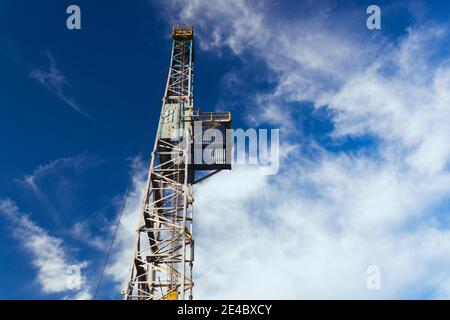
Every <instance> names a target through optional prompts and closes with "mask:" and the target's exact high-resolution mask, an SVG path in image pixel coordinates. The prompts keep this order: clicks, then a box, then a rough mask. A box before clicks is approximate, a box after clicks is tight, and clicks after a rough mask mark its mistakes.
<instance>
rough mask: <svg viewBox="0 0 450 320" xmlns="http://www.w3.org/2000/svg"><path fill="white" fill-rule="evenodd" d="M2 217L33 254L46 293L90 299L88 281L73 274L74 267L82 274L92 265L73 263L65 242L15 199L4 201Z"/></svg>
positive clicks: (2, 202) (14, 235) (33, 263)
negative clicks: (25, 210) (43, 225)
mask: <svg viewBox="0 0 450 320" xmlns="http://www.w3.org/2000/svg"><path fill="white" fill-rule="evenodd" d="M0 214H1V215H2V216H3V217H4V218H6V220H7V221H8V223H9V224H10V227H11V230H12V235H13V237H14V238H15V239H17V240H18V241H19V243H20V245H21V246H22V247H23V248H25V250H26V251H27V252H28V253H29V254H30V257H31V263H32V265H33V267H34V268H35V269H36V271H37V282H38V283H39V285H40V287H41V289H42V292H43V293H68V294H70V293H72V292H75V294H74V295H73V296H67V297H66V298H69V299H78V298H79V299H90V297H91V295H90V292H89V286H88V284H87V282H86V277H84V276H82V275H80V277H78V275H77V274H76V273H74V272H71V271H70V270H71V268H73V267H74V266H75V267H76V268H78V269H79V270H80V271H82V270H83V269H84V268H86V266H87V265H88V263H87V262H86V261H76V260H74V259H70V258H69V257H68V253H67V250H66V248H65V246H64V242H63V240H62V239H60V238H57V237H54V236H52V235H50V234H49V233H48V231H47V230H45V229H44V228H42V227H41V226H39V225H38V224H36V223H35V222H34V221H33V220H31V218H30V217H29V216H28V215H27V214H25V213H23V212H21V211H20V209H19V208H18V207H17V205H16V204H15V203H14V201H12V200H11V199H8V198H7V199H0ZM77 283H79V284H80V286H79V287H78V285H77ZM77 287H78V288H77Z"/></svg>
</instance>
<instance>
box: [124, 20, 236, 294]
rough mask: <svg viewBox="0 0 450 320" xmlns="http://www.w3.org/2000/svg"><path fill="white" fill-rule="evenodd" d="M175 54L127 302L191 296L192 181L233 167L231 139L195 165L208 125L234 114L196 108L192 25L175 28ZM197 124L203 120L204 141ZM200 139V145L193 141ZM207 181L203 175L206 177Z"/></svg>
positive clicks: (227, 121) (224, 124) (222, 123)
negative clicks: (198, 174) (198, 175)
mask: <svg viewBox="0 0 450 320" xmlns="http://www.w3.org/2000/svg"><path fill="white" fill-rule="evenodd" d="M172 39H173V45H172V55H171V62H170V68H169V75H168V79H167V84H166V89H165V94H164V98H163V103H162V110H161V116H160V120H159V125H158V132H157V137H156V140H155V144H154V148H153V152H152V153H151V163H150V169H149V173H148V179H147V184H146V190H145V194H144V200H143V203H142V208H141V216H140V222H139V226H138V229H137V237H136V244H135V254H134V259H133V263H132V266H131V268H130V272H129V277H128V282H127V284H126V287H125V288H124V289H123V292H122V293H123V294H124V297H125V299H127V300H134V299H137V300H155V299H157V300H160V299H168V300H176V299H186V298H188V299H192V287H193V285H194V283H193V277H192V267H193V261H194V240H193V230H192V222H193V208H192V207H193V194H192V192H193V184H195V172H196V170H209V171H210V170H214V171H213V172H212V173H209V174H208V175H207V176H210V175H211V174H214V173H216V172H218V171H220V170H222V169H231V164H230V156H231V154H230V151H229V150H230V146H229V144H230V143H229V141H227V142H226V143H225V142H223V143H222V144H221V145H220V148H218V149H216V151H214V152H213V154H211V155H210V158H211V159H212V160H211V161H209V162H208V163H207V164H206V163H204V162H197V163H196V164H193V163H191V162H192V158H193V157H194V153H195V152H198V151H200V152H202V151H204V149H205V145H206V144H207V143H208V142H209V143H210V142H211V141H212V140H211V139H209V138H208V137H206V138H205V137H204V136H203V134H202V133H203V132H204V129H205V128H219V129H220V130H224V129H227V128H230V126H231V115H230V113H212V112H210V113H200V112H199V111H194V106H193V103H194V101H193V99H194V95H193V73H194V35H193V28H192V27H191V26H174V27H173V29H172ZM194 123H200V124H201V126H202V128H203V129H202V131H200V133H201V136H202V137H200V140H198V137H195V136H194V135H195V134H196V133H195V132H196V130H195V129H194ZM195 141H197V142H198V143H197V144H195V143H194V142H195ZM202 179H203V178H202Z"/></svg>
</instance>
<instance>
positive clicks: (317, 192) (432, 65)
mask: <svg viewBox="0 0 450 320" xmlns="http://www.w3.org/2000/svg"><path fill="white" fill-rule="evenodd" d="M70 4H77V5H79V6H80V8H81V12H82V29H81V30H76V31H69V30H68V29H67V28H66V26H65V22H66V18H67V14H66V13H65V12H66V8H67V6H68V5H70ZM370 4H375V3H372V2H371V1H325V0H324V1H283V2H281V1H280V2H276V1H237V0H233V1H217V2H215V1H214V2H213V1H189V2H185V1H164V2H163V1H161V2H160V1H133V2H130V1H128V2H126V1H117V2H114V3H111V2H109V1H95V2H93V1H82V0H80V1H76V2H73V1H58V2H56V1H39V2H36V1H35V2H30V1H21V0H14V1H12V0H11V1H10V0H2V1H1V2H0V70H2V72H1V73H0V106H1V108H0V112H1V116H0V130H1V134H0V143H1V145H2V146H3V152H2V157H0V211H1V213H2V214H0V221H1V224H0V230H1V233H0V246H1V252H2V256H1V258H0V261H1V263H0V273H1V274H2V276H1V277H0V297H1V298H4V299H15V298H20V299H23V298H25V299H29V298H39V299H61V298H80V297H84V298H86V297H90V296H92V293H93V290H94V289H95V286H96V281H97V280H98V276H99V273H100V270H101V267H102V264H103V262H104V259H105V255H106V250H107V249H108V246H109V242H110V239H111V236H112V233H111V232H112V226H113V225H114V222H115V221H116V219H117V215H118V212H119V210H120V208H121V205H122V203H123V197H124V194H125V190H126V188H127V186H128V184H129V183H131V196H130V199H129V202H128V205H127V207H126V210H125V217H124V223H123V225H121V228H120V229H119V236H118V241H117V243H116V244H115V246H114V248H113V253H112V257H111V263H110V268H109V270H108V272H107V275H106V277H105V280H104V283H103V285H102V287H101V292H100V295H99V297H100V298H103V299H117V298H120V297H121V296H120V294H119V291H120V286H121V285H122V283H121V280H122V278H123V277H124V275H123V273H125V275H126V273H127V268H128V265H129V263H130V262H131V260H130V259H128V257H129V255H130V253H129V251H130V249H132V247H131V244H132V242H131V244H130V239H132V237H133V230H134V228H135V226H136V221H135V220H136V217H137V215H138V212H136V210H137V208H138V206H139V201H140V192H142V188H143V180H144V179H145V173H146V167H147V166H148V163H149V152H150V151H151V146H152V144H153V139H154V133H155V131H156V126H157V121H158V118H159V112H160V107H161V98H162V95H163V90H164V86H165V80H166V76H167V70H168V63H169V58H170V57H169V54H170V47H171V39H170V26H171V24H172V23H175V22H180V23H189V24H194V27H195V32H196V56H195V59H196V61H195V63H196V66H195V102H196V105H197V106H199V107H200V108H201V109H202V110H205V111H207V110H223V111H226V110H230V111H232V112H233V126H234V127H236V128H244V129H246V128H250V127H254V128H279V129H280V135H281V150H282V154H283V157H282V159H281V169H280V172H279V173H278V174H277V175H275V176H262V175H261V174H259V173H258V172H259V171H258V170H257V168H254V167H251V166H249V167H239V168H236V170H233V171H232V172H227V173H221V174H220V175H217V176H216V177H214V178H211V179H210V180H209V181H207V182H205V183H204V184H203V185H201V186H199V188H198V189H197V190H196V204H197V208H195V210H196V212H198V215H197V217H198V220H197V221H198V222H197V225H196V228H197V231H198V233H197V234H198V240H196V246H197V248H196V250H197V251H196V252H197V253H196V254H197V256H198V257H197V263H196V265H195V269H194V270H198V271H195V272H196V273H195V274H196V277H197V278H196V279H195V281H196V287H195V288H196V290H197V294H198V297H202V298H233V297H234V298H271V297H280V298H282V297H286V298H317V297H318V298H375V299H376V298H448V297H450V274H448V270H450V268H449V267H450V260H449V258H448V257H447V256H446V254H445V253H446V252H448V249H450V230H449V229H448V226H449V223H448V222H449V220H448V218H447V217H448V214H447V213H448V211H449V206H448V203H449V199H450V172H449V170H448V169H449V167H448V160H449V159H450V146H449V145H448V142H447V140H448V139H447V137H448V133H450V132H449V128H448V125H447V121H446V120H445V119H447V118H446V116H448V115H449V114H450V107H449V105H450V104H449V103H450V97H449V96H448V92H450V91H449V90H447V89H449V88H450V68H449V65H448V59H449V57H450V52H449V49H448V45H447V44H448V40H449V31H450V29H449V25H448V21H449V14H450V5H449V4H446V3H444V2H440V1H426V2H425V1H381V2H378V3H376V4H378V5H379V6H380V7H381V11H382V29H381V30H368V29H367V28H366V24H365V22H366V19H367V16H368V15H367V14H366V12H365V11H366V8H367V6H368V5H370ZM136 163H137V165H135V164H136ZM241 188H242V190H241V191H240V192H238V191H237V190H240V189H241ZM274 194H276V195H277V201H273V200H271V199H273V195H274ZM223 217H228V218H227V219H226V220H224V219H223ZM236 224H239V226H240V227H239V228H236V227H235V226H236ZM30 233H31V234H33V236H32V237H31V236H30ZM30 240H32V242H33V243H34V244H35V245H31V244H30ZM236 248H238V249H236ZM274 261H278V262H277V263H275V262H274ZM330 261H331V265H330ZM72 264H78V265H80V266H82V272H83V277H84V278H83V279H84V282H83V286H82V288H81V289H80V290H68V289H67V288H65V287H64V286H62V285H61V283H62V282H64V281H66V280H67V277H68V276H67V274H62V275H61V276H51V275H52V274H58V272H59V273H61V271H62V270H65V268H66V267H67V266H68V265H72ZM45 265H47V266H48V265H52V266H54V269H51V270H50V271H49V270H47V269H48V268H47V269H46V268H45ZM369 265H378V266H380V268H381V270H382V279H383V287H382V289H381V290H375V291H374V290H368V289H367V288H366V278H367V274H366V268H367V266H369ZM242 270H244V271H242ZM283 270H284V272H283ZM324 274H326V275H328V276H324ZM287 280H289V281H287ZM281 283H284V284H285V285H281ZM286 283H288V284H286ZM289 283H292V287H291V285H290V284H289ZM232 284H234V285H232ZM250 288H253V290H251V289H250ZM280 295H281V296H280Z"/></svg>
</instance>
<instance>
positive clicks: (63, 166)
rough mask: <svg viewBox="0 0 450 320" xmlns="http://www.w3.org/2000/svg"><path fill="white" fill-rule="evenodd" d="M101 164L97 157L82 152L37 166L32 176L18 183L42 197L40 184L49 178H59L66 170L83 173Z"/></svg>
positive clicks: (26, 176)
mask: <svg viewBox="0 0 450 320" xmlns="http://www.w3.org/2000/svg"><path fill="white" fill-rule="evenodd" d="M99 162H100V160H99V159H98V158H97V157H94V156H91V155H89V154H88V153H87V152H82V153H79V154H77V155H75V156H70V157H65V158H59V159H55V160H52V161H50V162H48V163H46V164H41V165H39V166H37V167H36V169H34V170H33V172H32V173H31V174H27V175H25V176H24V177H23V178H22V179H20V180H17V181H18V182H22V183H25V184H26V185H28V186H29V187H30V188H31V189H32V190H33V191H34V192H35V193H36V195H40V194H41V191H40V186H39V184H40V182H41V181H42V180H44V179H46V178H48V177H49V176H52V177H53V178H58V177H60V174H61V172H62V171H64V170H72V171H74V172H81V171H83V170H86V169H88V168H91V167H93V166H96V165H98V164H99ZM53 180H57V179H53Z"/></svg>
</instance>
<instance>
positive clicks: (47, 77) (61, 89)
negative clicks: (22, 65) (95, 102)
mask: <svg viewBox="0 0 450 320" xmlns="http://www.w3.org/2000/svg"><path fill="white" fill-rule="evenodd" d="M45 56H46V57H47V60H48V68H34V69H33V70H32V71H31V72H30V77H31V78H33V79H35V80H36V81H38V82H39V83H40V84H41V85H43V86H44V87H45V88H46V89H47V90H48V91H50V92H51V93H52V94H54V95H55V96H57V97H58V98H59V99H60V100H61V101H63V102H64V103H65V104H67V105H68V106H69V107H71V108H72V109H73V110H75V111H76V112H78V113H79V114H81V115H83V116H84V117H86V118H88V119H92V118H91V116H90V115H89V114H87V113H86V111H84V110H83V109H82V108H81V107H80V105H79V104H78V103H77V102H76V101H75V99H74V98H73V97H71V96H70V95H69V94H68V93H67V91H68V90H69V89H71V85H70V83H69V82H68V81H67V79H66V77H65V75H64V74H63V73H62V72H61V71H60V70H59V69H58V68H57V66H56V62H55V59H54V58H53V56H52V55H51V54H50V52H48V51H47V52H46V53H45Z"/></svg>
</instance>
